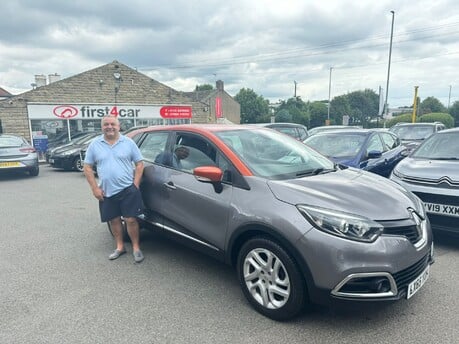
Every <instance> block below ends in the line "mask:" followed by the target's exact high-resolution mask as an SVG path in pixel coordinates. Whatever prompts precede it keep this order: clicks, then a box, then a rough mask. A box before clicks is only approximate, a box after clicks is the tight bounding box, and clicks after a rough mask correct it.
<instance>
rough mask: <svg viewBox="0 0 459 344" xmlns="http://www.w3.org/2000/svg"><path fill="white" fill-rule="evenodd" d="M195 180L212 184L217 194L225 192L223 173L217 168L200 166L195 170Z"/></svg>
mask: <svg viewBox="0 0 459 344" xmlns="http://www.w3.org/2000/svg"><path fill="white" fill-rule="evenodd" d="M193 175H194V176H195V178H196V179H197V180H198V181H200V182H203V183H210V184H212V185H213V187H214V190H215V192H216V193H220V192H222V191H223V184H222V182H221V181H222V178H223V171H222V170H221V169H220V168H218V167H215V166H199V167H196V168H195V169H194V170H193Z"/></svg>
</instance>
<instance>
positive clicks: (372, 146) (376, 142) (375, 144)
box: [367, 135, 384, 155]
mask: <svg viewBox="0 0 459 344" xmlns="http://www.w3.org/2000/svg"><path fill="white" fill-rule="evenodd" d="M372 151H376V152H384V146H383V144H382V142H381V139H380V138H379V135H373V136H372V137H370V140H369V141H368V146H367V155H368V153H369V152H372Z"/></svg>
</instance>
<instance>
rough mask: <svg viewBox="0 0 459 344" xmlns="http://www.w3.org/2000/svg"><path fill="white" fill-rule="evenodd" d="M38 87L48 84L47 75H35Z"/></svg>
mask: <svg viewBox="0 0 459 344" xmlns="http://www.w3.org/2000/svg"><path fill="white" fill-rule="evenodd" d="M35 84H36V87H41V86H46V75H43V74H37V75H35Z"/></svg>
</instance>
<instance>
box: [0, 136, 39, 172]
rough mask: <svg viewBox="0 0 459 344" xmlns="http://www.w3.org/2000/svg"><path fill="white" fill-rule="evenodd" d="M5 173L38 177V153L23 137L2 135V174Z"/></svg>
mask: <svg viewBox="0 0 459 344" xmlns="http://www.w3.org/2000/svg"><path fill="white" fill-rule="evenodd" d="M4 171H14V172H19V171H20V172H27V173H28V174H29V175H30V176H33V177H36V176H38V174H39V172H40V165H39V161H38V152H37V151H36V149H35V148H34V147H33V146H32V145H31V144H30V143H29V142H28V141H27V140H26V139H25V138H24V137H23V136H18V135H11V134H0V172H4Z"/></svg>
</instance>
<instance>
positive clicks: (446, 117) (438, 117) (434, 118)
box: [386, 113, 454, 128]
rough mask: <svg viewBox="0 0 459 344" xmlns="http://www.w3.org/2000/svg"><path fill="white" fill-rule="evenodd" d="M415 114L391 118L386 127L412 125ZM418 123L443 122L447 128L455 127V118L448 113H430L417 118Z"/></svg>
mask: <svg viewBox="0 0 459 344" xmlns="http://www.w3.org/2000/svg"><path fill="white" fill-rule="evenodd" d="M412 116H413V114H411V113H405V114H401V115H398V116H397V117H394V118H391V119H390V120H388V121H387V122H386V127H388V128H390V127H392V126H393V125H394V124H396V123H399V122H404V123H411V119H412ZM416 122H423V123H432V122H441V123H443V124H444V125H445V126H446V127H447V128H451V127H454V118H453V116H451V115H450V114H448V113H428V114H425V115H422V116H418V117H416Z"/></svg>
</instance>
